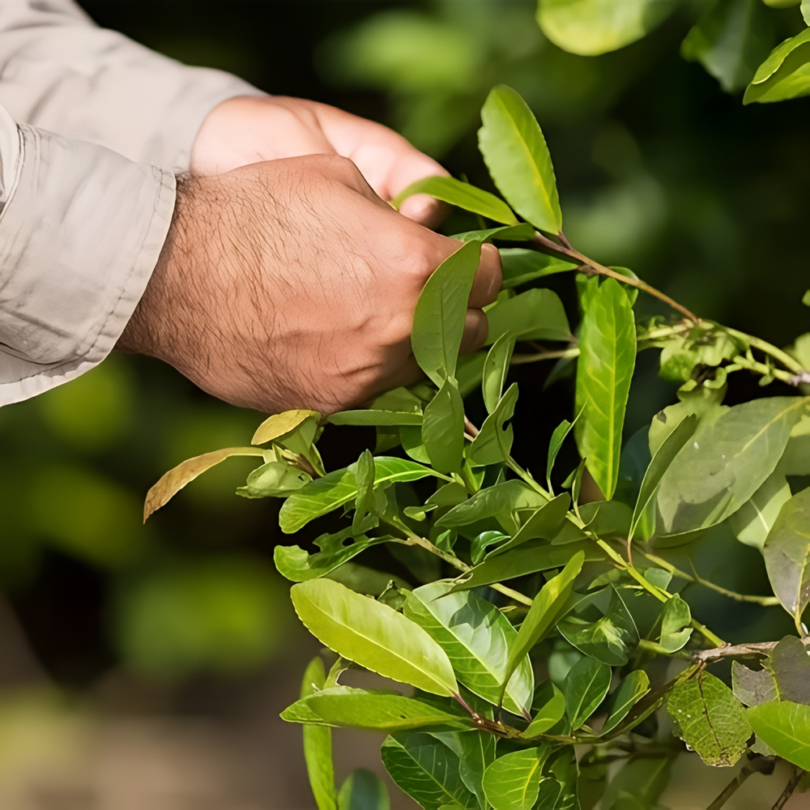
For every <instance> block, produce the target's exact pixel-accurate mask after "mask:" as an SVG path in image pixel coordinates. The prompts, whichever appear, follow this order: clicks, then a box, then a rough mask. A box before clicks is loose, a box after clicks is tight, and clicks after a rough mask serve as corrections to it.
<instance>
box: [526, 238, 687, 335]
mask: <svg viewBox="0 0 810 810" xmlns="http://www.w3.org/2000/svg"><path fill="white" fill-rule="evenodd" d="M525 244H526V246H527V247H528V248H529V249H530V250H537V251H539V252H541V253H547V252H549V251H550V252H552V253H558V254H560V255H562V256H565V257H566V258H568V259H574V260H576V261H577V262H579V263H580V264H582V265H584V266H585V268H586V269H585V270H584V271H581V272H585V273H589V274H590V275H594V274H598V275H600V276H607V277H608V278H613V279H616V281H619V282H621V283H622V284H627V285H628V286H629V287H636V288H637V289H639V290H643V291H644V292H646V293H647V294H648V295H652V296H654V297H655V298H658V299H659V300H661V301H663V302H664V303H665V304H667V305H668V306H670V307H672V309H675V310H677V311H678V312H680V313H681V315H684V316H685V317H687V318H688V319H689V320H690V321H694V322H695V323H699V322H700V318H698V317H697V315H695V314H694V313H693V312H690V310H688V309H687V308H686V307H685V306H683V305H682V304H679V303H678V302H677V301H675V300H674V299H673V298H670V297H669V296H668V295H666V294H664V293H662V292H661V291H660V290H656V289H655V287H651V286H650V285H649V284H647V282H646V281H642V280H641V279H635V278H630V277H629V276H623V275H622V274H621V273H617V272H616V271H615V270H611V269H610V268H609V267H604V266H603V265H601V264H599V263H598V262H595V261H594V260H593V259H589V258H588V257H587V256H583V255H582V254H581V253H580V252H579V251H578V250H574V248H572V247H566V246H565V245H560V244H558V243H557V242H553V241H552V240H551V239H548V238H547V237H545V236H543V234H541V233H537V234H535V236H534V239H532V240H531V241H529V242H526V243H525Z"/></svg>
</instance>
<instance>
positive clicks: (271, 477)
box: [236, 450, 312, 498]
mask: <svg viewBox="0 0 810 810" xmlns="http://www.w3.org/2000/svg"><path fill="white" fill-rule="evenodd" d="M272 452H273V451H272V450H271V451H264V454H265V456H267V455H268V453H272ZM311 480H312V476H311V475H310V474H309V473H305V472H304V471H303V470H299V469H298V468H297V467H293V466H292V464H290V463H289V462H287V461H286V460H284V459H282V458H279V457H278V456H276V457H275V458H274V459H273V460H272V461H268V462H266V463H265V464H262V466H261V467H257V468H256V469H255V470H253V471H252V472H251V473H250V475H248V477H247V481H246V483H245V486H243V487H238V488H237V490H236V492H237V494H238V495H241V496H242V497H243V498H286V497H287V496H288V495H290V494H291V493H293V492H296V491H297V490H299V489H301V488H302V487H303V486H304V485H306V484H308V483H309V482H310V481H311Z"/></svg>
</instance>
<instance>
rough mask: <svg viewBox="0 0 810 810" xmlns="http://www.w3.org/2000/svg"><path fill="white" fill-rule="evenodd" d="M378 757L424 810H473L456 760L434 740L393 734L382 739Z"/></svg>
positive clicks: (412, 734) (442, 745) (451, 752)
mask: <svg viewBox="0 0 810 810" xmlns="http://www.w3.org/2000/svg"><path fill="white" fill-rule="evenodd" d="M380 753H381V755H382V761H383V764H384V765H385V769H386V770H387V771H388V773H389V774H390V776H391V778H392V779H393V780H394V782H396V783H397V785H398V786H399V787H400V788H401V789H402V790H404V791H405V793H407V794H408V795H409V796H410V797H411V798H412V799H414V800H415V801H416V802H418V804H419V805H420V807H423V808H425V810H439V809H440V808H442V807H444V806H446V805H450V806H452V807H460V808H465V807H474V806H475V799H474V798H473V796H472V794H471V793H470V792H469V791H468V790H467V788H466V787H465V785H464V782H463V780H462V779H461V774H460V773H459V758H458V756H457V755H456V754H455V753H454V752H453V751H451V750H450V749H449V748H448V747H447V746H446V745H444V744H443V743H441V742H440V741H439V740H437V739H436V738H435V737H433V736H431V735H429V734H419V733H410V734H408V733H406V734H396V735H394V736H391V737H388V739H386V741H385V742H384V743H383V746H382V749H381V751H380Z"/></svg>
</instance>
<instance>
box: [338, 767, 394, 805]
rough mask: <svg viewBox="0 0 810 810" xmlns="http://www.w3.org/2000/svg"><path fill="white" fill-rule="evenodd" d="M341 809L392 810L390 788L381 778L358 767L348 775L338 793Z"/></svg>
mask: <svg viewBox="0 0 810 810" xmlns="http://www.w3.org/2000/svg"><path fill="white" fill-rule="evenodd" d="M338 808H339V810H390V808H391V800H390V799H389V798H388V789H387V788H386V787H385V785H384V784H383V783H382V782H381V781H380V780H379V778H378V777H377V776H376V775H375V774H373V773H371V771H367V770H366V769H365V768H358V769H357V770H356V771H353V772H352V773H350V774H349V775H348V776H347V777H346V781H345V782H344V783H343V784H342V785H341V788H340V793H338Z"/></svg>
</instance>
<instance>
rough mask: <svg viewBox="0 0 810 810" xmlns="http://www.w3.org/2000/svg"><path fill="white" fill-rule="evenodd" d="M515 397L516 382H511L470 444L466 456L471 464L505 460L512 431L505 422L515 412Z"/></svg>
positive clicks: (510, 446)
mask: <svg viewBox="0 0 810 810" xmlns="http://www.w3.org/2000/svg"><path fill="white" fill-rule="evenodd" d="M517 398H518V387H517V383H513V384H512V385H511V386H509V390H508V391H507V392H506V393H505V394H504V395H503V397H501V400H500V402H499V403H498V405H497V407H496V408H495V410H494V411H493V412H492V413H491V414H490V415H489V416H488V417H487V418H486V420H485V421H484V424H483V425H481V431H480V433H479V434H478V435H477V436H476V437H475V440H474V441H473V443H472V445H470V449H469V451H468V457H469V459H470V461H471V462H472V463H473V464H477V465H481V466H486V465H488V464H498V463H500V462H505V461H507V459H508V458H509V454H510V452H511V451H512V442H513V441H514V431H513V429H512V426H511V425H507V424H506V422H508V421H509V420H510V419H511V418H512V417H513V416H514V414H515V405H516V404H517Z"/></svg>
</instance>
